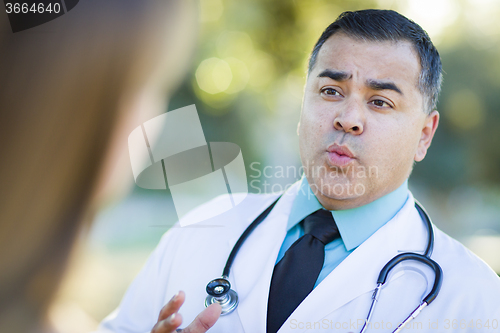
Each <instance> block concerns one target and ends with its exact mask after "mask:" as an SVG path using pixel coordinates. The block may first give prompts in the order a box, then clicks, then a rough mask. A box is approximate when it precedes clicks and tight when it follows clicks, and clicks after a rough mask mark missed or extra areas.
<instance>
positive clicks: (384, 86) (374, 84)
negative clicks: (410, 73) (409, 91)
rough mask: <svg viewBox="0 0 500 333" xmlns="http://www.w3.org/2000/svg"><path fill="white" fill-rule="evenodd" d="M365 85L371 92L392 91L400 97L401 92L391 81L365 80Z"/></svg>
mask: <svg viewBox="0 0 500 333" xmlns="http://www.w3.org/2000/svg"><path fill="white" fill-rule="evenodd" d="M366 85H367V86H368V87H370V88H371V89H373V90H393V91H395V92H397V93H399V94H401V95H403V92H402V91H401V89H399V88H398V86H397V85H396V84H395V83H394V82H391V81H379V80H366Z"/></svg>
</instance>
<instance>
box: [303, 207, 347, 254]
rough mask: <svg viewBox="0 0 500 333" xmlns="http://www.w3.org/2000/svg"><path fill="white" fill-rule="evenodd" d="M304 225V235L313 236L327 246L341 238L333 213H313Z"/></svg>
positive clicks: (321, 210)
mask: <svg viewBox="0 0 500 333" xmlns="http://www.w3.org/2000/svg"><path fill="white" fill-rule="evenodd" d="M302 223H303V224H304V234H311V235H312V236H313V237H315V238H317V239H318V240H319V241H320V242H321V243H323V244H325V245H326V244H328V243H330V242H331V241H333V240H334V239H335V238H337V237H339V236H340V235H339V229H338V228H337V225H336V224H335V220H334V219H333V216H332V213H331V212H329V211H327V210H324V209H320V210H318V211H316V212H314V213H312V214H311V215H309V216H307V217H306V218H305V219H304V222H302Z"/></svg>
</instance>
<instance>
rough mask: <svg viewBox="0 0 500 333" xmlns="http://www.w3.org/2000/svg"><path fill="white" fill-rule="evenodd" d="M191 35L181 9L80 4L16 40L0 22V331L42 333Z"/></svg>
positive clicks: (114, 0)
mask: <svg viewBox="0 0 500 333" xmlns="http://www.w3.org/2000/svg"><path fill="white" fill-rule="evenodd" d="M196 30H197V23H196V15H195V6H194V3H193V2H191V1H184V0H168V1H156V0H140V1H135V0H106V1H101V0H86V1H80V3H79V4H78V5H77V6H76V7H75V8H73V9H72V10H71V11H69V12H68V13H66V14H64V15H62V16H61V17H59V18H57V19H55V20H53V21H50V22H47V23H45V24H43V25H40V26H37V27H34V28H31V29H28V30H25V31H21V32H18V33H12V31H11V29H10V27H9V21H8V17H7V15H6V14H5V13H2V14H0V159H1V163H0V184H1V186H0V332H2V333H3V332H5V333H7V332H9V333H17V332H52V331H53V328H51V327H50V325H49V324H48V323H47V321H46V320H45V319H44V314H45V311H46V309H47V307H48V306H49V304H50V302H51V299H52V296H53V295H54V293H55V291H56V290H57V288H58V284H59V282H60V280H61V277H62V275H63V273H64V270H65V266H66V262H67V259H68V257H69V254H70V251H71V249H72V246H73V243H74V241H75V237H76V236H77V234H78V232H79V231H80V230H81V226H82V224H83V223H84V221H85V222H89V221H90V220H91V217H92V212H93V211H94V210H95V208H96V207H97V206H99V205H100V204H102V203H103V202H104V201H105V200H109V199H110V198H111V197H112V196H113V195H115V194H116V193H117V189H119V188H120V187H121V188H122V189H123V188H124V187H125V188H126V187H127V186H126V185H124V184H123V179H124V178H126V177H121V176H122V175H119V177H116V175H114V174H113V173H114V169H115V167H116V163H117V159H118V158H121V156H122V155H124V157H125V159H123V160H124V161H125V162H124V163H128V161H127V159H128V156H127V136H128V134H129V133H130V132H131V131H132V129H133V128H135V127H136V126H137V124H138V123H142V122H144V121H145V120H148V119H150V118H152V117H154V116H156V115H158V114H161V113H163V112H165V111H166V109H167V108H166V102H167V96H168V94H171V93H172V92H173V89H174V88H176V85H177V84H178V83H179V81H180V79H182V76H183V74H184V72H185V71H186V70H187V67H188V61H187V60H188V59H189V58H190V57H189V55H190V53H191V50H192V48H193V46H194V41H195V32H196ZM116 180H118V181H119V182H121V183H117V182H116Z"/></svg>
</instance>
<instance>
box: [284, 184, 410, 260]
mask: <svg viewBox="0 0 500 333" xmlns="http://www.w3.org/2000/svg"><path fill="white" fill-rule="evenodd" d="M299 182H300V185H299V190H298V191H297V195H296V197H295V199H294V201H293V205H292V209H291V211H290V215H289V217H288V223H287V231H289V230H290V229H291V228H293V227H294V226H295V225H297V224H298V223H299V222H300V221H302V220H303V219H304V218H305V217H306V216H308V215H310V214H312V213H314V212H315V211H317V210H319V209H322V208H323V206H322V205H321V204H320V203H319V201H318V199H317V198H316V196H315V195H314V193H313V191H312V190H311V187H310V186H309V182H308V181H307V178H306V177H305V176H302V178H301V179H300V181H299ZM407 198H408V180H405V181H404V182H403V184H401V186H400V187H399V188H397V189H396V190H394V191H392V192H391V193H388V194H386V195H384V196H383V197H381V198H378V199H377V200H375V201H372V202H370V203H368V204H366V205H363V206H361V207H357V208H352V209H345V210H337V211H332V215H333V218H334V220H335V223H336V224H337V227H338V229H339V233H340V236H341V239H342V242H343V243H344V246H345V249H346V251H351V250H352V249H354V248H356V247H358V246H359V245H360V244H361V243H363V242H364V241H365V240H367V239H368V238H369V237H370V236H371V235H372V234H373V233H374V232H375V231H377V230H378V229H379V228H380V227H381V226H383V225H384V224H385V223H387V221H389V220H390V219H391V218H393V217H394V216H395V215H396V213H397V212H398V211H399V210H400V209H401V208H402V207H403V205H404V204H405V202H406V200H407Z"/></svg>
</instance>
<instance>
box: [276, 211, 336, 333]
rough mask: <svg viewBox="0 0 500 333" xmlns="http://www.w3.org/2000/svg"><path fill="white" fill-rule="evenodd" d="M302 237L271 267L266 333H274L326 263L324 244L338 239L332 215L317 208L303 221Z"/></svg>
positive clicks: (306, 292) (311, 288)
mask: <svg viewBox="0 0 500 333" xmlns="http://www.w3.org/2000/svg"><path fill="white" fill-rule="evenodd" d="M302 223H303V226H304V236H302V237H300V238H299V239H297V241H295V243H293V244H292V246H290V248H289V249H288V250H287V251H286V252H285V255H284V256H283V258H282V259H281V260H280V261H279V262H278V263H277V264H276V266H274V271H273V277H272V279H271V288H270V290H269V301H268V304H267V333H275V332H277V331H278V330H279V328H280V327H281V325H283V323H284V322H285V321H286V320H287V318H288V317H289V316H290V315H291V314H292V312H293V311H294V310H295V308H296V307H297V306H298V305H299V304H300V303H301V302H302V301H303V300H304V298H306V296H307V295H308V294H309V293H310V292H311V291H312V290H313V288H314V284H315V283H316V280H317V279H318V275H319V273H320V272H321V269H322V268H323V262H324V260H325V245H326V244H328V243H330V242H331V241H332V240H334V239H335V238H337V237H339V232H338V229H337V226H336V225H335V221H334V220H333V216H332V213H331V212H329V211H327V210H324V209H320V210H318V211H316V212H315V213H313V214H311V215H309V216H307V217H306V218H305V219H304V220H303V221H302Z"/></svg>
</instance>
